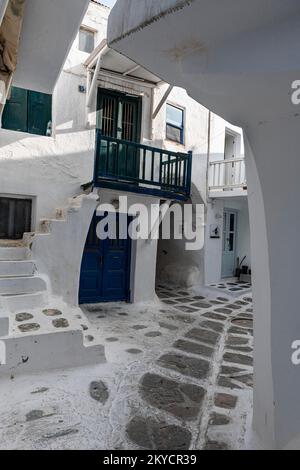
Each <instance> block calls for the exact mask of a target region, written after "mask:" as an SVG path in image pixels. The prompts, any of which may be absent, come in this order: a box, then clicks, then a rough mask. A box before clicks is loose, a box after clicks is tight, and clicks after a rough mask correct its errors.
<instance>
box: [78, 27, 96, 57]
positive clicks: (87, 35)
mask: <svg viewBox="0 0 300 470" xmlns="http://www.w3.org/2000/svg"><path fill="white" fill-rule="evenodd" d="M94 49H95V33H94V32H93V31H91V30H89V29H86V28H80V30H79V50H80V51H82V52H87V53H88V54H90V53H91V52H93V50H94Z"/></svg>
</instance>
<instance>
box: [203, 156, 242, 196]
mask: <svg viewBox="0 0 300 470" xmlns="http://www.w3.org/2000/svg"><path fill="white" fill-rule="evenodd" d="M208 186H209V190H210V191H213V190H218V189H221V190H234V189H243V190H246V189H247V179H246V166H245V159H244V158H243V157H241V158H232V159H228V160H220V161H215V162H210V164H209V181H208Z"/></svg>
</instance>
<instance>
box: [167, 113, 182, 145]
mask: <svg viewBox="0 0 300 470" xmlns="http://www.w3.org/2000/svg"><path fill="white" fill-rule="evenodd" d="M166 136H167V139H169V140H173V141H174V142H177V143H179V144H184V111H183V109H180V108H177V107H176V106H172V105H171V104H167V131H166Z"/></svg>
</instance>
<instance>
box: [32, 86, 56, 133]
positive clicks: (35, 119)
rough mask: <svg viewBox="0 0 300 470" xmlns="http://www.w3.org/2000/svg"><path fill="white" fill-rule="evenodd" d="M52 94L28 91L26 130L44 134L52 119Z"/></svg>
mask: <svg viewBox="0 0 300 470" xmlns="http://www.w3.org/2000/svg"><path fill="white" fill-rule="evenodd" d="M51 116H52V96H51V95H47V94H45V93H38V92H37V91H29V92H28V132H29V133H30V134H38V135H46V133H47V127H48V124H49V122H50V121H51V119H52V117H51Z"/></svg>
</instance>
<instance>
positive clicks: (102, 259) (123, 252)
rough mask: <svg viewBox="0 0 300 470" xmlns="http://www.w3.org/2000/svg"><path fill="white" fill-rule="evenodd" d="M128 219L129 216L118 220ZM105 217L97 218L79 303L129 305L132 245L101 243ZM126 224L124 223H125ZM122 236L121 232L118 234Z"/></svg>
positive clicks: (113, 241) (112, 241)
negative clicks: (98, 231) (100, 228)
mask: <svg viewBox="0 0 300 470" xmlns="http://www.w3.org/2000/svg"><path fill="white" fill-rule="evenodd" d="M120 217H122V218H126V221H125V223H126V224H127V225H128V216H127V215H122V216H118V222H119V219H120ZM100 220H101V217H98V216H96V215H95V216H94V218H93V221H92V224H91V227H90V230H89V234H88V237H87V241H86V246H85V250H84V254H83V259H82V265H81V276H80V288H79V303H80V304H84V303H101V302H119V301H129V285H130V256H131V241H130V240H129V239H126V240H120V239H119V237H118V236H117V238H116V239H106V240H100V239H99V238H98V237H97V234H96V228H97V225H98V223H99V222H100ZM123 222H124V220H123ZM117 232H118V230H117Z"/></svg>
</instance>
